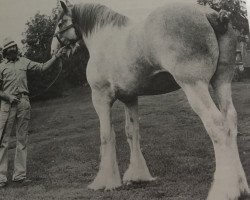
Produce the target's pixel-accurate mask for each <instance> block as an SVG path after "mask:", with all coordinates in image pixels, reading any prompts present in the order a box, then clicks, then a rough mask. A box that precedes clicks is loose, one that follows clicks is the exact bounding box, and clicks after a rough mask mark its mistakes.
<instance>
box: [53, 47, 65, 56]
mask: <svg viewBox="0 0 250 200" xmlns="http://www.w3.org/2000/svg"><path fill="white" fill-rule="evenodd" d="M66 54H67V49H66V47H62V48H60V49H59V50H58V51H57V53H56V55H55V57H56V58H60V57H62V56H65V55H66Z"/></svg>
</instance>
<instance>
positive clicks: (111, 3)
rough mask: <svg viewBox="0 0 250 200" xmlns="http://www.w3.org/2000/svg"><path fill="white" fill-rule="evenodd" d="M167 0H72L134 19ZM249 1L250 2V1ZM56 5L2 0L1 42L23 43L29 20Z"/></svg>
mask: <svg viewBox="0 0 250 200" xmlns="http://www.w3.org/2000/svg"><path fill="white" fill-rule="evenodd" d="M166 1H176V0H70V2H71V3H72V4H74V3H78V2H99V3H102V4H105V5H107V6H108V7H110V8H112V9H114V10H115V11H117V12H120V13H122V14H125V15H127V16H129V17H131V18H132V19H134V20H140V19H142V18H143V17H144V16H145V15H147V14H148V13H149V12H150V11H151V10H153V9H155V8H157V7H160V6H161V5H163V4H164V3H166ZM183 1H196V0H183ZM248 1H250V0H248ZM248 3H249V4H250V2H248ZM56 5H57V0H0V44H1V43H2V40H3V38H5V37H7V36H11V37H12V38H13V39H15V40H16V42H17V43H18V44H21V39H22V38H23V37H22V32H24V31H25V23H26V22H27V20H29V19H30V18H32V17H33V16H34V15H35V14H36V13H37V12H38V11H39V12H40V13H41V14H47V15H50V14H51V11H52V8H54V7H56ZM248 6H250V5H248ZM248 8H249V7H248ZM248 10H250V8H249V9H248Z"/></svg>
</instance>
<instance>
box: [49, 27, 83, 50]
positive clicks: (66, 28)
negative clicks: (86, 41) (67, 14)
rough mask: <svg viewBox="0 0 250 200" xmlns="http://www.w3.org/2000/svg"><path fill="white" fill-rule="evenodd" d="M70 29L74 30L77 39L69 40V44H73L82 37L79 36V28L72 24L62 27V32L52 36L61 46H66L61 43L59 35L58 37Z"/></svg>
mask: <svg viewBox="0 0 250 200" xmlns="http://www.w3.org/2000/svg"><path fill="white" fill-rule="evenodd" d="M70 28H74V29H75V32H76V36H77V39H76V40H73V41H72V40H70V41H71V43H70V44H75V43H76V42H77V41H78V40H80V39H82V35H81V31H80V30H79V27H78V26H76V25H75V24H73V23H72V24H70V25H68V26H66V27H64V28H63V29H62V30H59V31H57V32H56V33H55V35H54V37H56V38H57V40H58V42H59V43H60V45H61V46H66V45H65V44H64V43H63V41H62V40H61V38H60V36H59V35H60V34H61V33H63V32H65V31H67V30H69V29H70ZM70 44H68V45H70Z"/></svg>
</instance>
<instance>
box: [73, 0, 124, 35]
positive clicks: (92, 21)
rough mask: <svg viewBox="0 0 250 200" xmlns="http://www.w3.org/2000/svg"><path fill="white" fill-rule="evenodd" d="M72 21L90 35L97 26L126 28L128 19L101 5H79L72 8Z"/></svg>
mask: <svg viewBox="0 0 250 200" xmlns="http://www.w3.org/2000/svg"><path fill="white" fill-rule="evenodd" d="M72 19H73V21H74V22H75V23H76V24H78V25H79V27H80V29H81V30H82V31H83V32H84V33H85V35H88V34H90V33H92V31H93V30H94V29H95V27H96V26H99V27H102V26H105V25H109V24H110V25H112V26H117V27H121V26H125V25H126V24H127V22H128V18H127V17H126V16H124V15H121V14H119V13H116V12H115V11H113V10H111V9H109V8H108V7H106V6H104V5H101V4H91V3H89V4H77V5H75V6H74V7H73V8H72Z"/></svg>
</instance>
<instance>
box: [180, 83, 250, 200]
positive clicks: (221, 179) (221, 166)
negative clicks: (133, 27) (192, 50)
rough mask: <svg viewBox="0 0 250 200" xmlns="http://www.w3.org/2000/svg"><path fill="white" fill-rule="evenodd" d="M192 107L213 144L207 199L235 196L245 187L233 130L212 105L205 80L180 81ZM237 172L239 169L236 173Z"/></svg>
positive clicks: (230, 198)
mask: <svg viewBox="0 0 250 200" xmlns="http://www.w3.org/2000/svg"><path fill="white" fill-rule="evenodd" d="M181 85H182V88H183V90H184V91H185V93H186V95H187V98H188V101H189V103H190V105H191V107H192V108H193V110H194V111H195V112H196V113H197V114H198V115H199V117H200V118H201V120H202V122H203V124H204V126H205V128H206V130H207V132H208V134H209V136H210V138H211V140H212V142H213V146H214V152H215V160H216V170H215V174H214V182H213V185H212V188H211V190H210V192H209V195H208V200H215V199H218V200H236V199H239V198H240V196H242V195H244V194H245V193H247V191H248V187H247V185H243V184H242V183H244V182H245V180H246V178H245V175H244V173H242V166H241V162H240V158H239V153H238V148H237V141H236V135H235V133H234V132H233V131H232V130H231V129H230V125H229V124H228V121H227V119H226V117H225V116H224V115H223V113H221V112H220V111H219V110H218V108H217V107H216V106H215V104H214V102H213V100H212V98H211V96H210V94H209V91H208V84H207V83H203V82H196V83H195V84H181ZM239 172H240V173H239Z"/></svg>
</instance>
